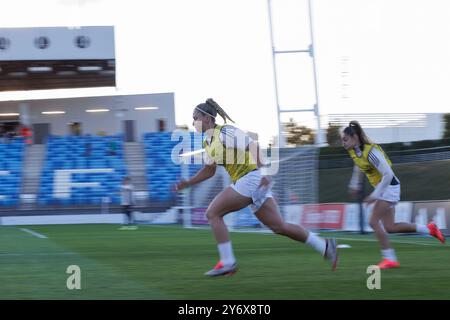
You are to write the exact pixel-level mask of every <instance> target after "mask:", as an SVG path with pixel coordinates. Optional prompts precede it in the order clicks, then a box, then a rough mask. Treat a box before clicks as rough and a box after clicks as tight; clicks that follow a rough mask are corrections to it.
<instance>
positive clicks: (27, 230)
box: [20, 228, 47, 239]
mask: <svg viewBox="0 0 450 320" xmlns="http://www.w3.org/2000/svg"><path fill="white" fill-rule="evenodd" d="M20 230H22V231H25V232H27V233H29V234H32V235H33V236H35V237H38V238H41V239H47V237H46V236H44V235H43V234H40V233H38V232H35V231H33V230H30V229H26V228H20Z"/></svg>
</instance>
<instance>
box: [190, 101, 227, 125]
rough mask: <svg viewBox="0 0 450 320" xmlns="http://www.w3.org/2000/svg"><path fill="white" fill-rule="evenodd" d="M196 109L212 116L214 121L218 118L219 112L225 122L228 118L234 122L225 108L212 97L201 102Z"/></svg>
mask: <svg viewBox="0 0 450 320" xmlns="http://www.w3.org/2000/svg"><path fill="white" fill-rule="evenodd" d="M195 109H197V110H198V111H200V112H201V113H204V114H206V115H208V116H210V117H212V118H213V120H214V121H215V120H216V116H217V114H219V115H220V116H221V117H222V119H223V121H224V122H225V123H227V119H228V120H230V121H231V122H233V123H234V121H233V120H232V119H231V118H230V116H229V115H228V114H227V113H226V112H225V110H223V109H222V107H221V106H219V104H218V103H217V102H215V101H214V100H213V99H212V98H209V99H207V100H206V102H205V103H200V104H199V105H198V106H196V107H195Z"/></svg>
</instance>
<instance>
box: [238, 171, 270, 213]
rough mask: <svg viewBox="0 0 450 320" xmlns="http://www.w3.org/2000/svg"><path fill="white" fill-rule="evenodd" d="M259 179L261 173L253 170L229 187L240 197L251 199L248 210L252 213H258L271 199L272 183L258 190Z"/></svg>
mask: <svg viewBox="0 0 450 320" xmlns="http://www.w3.org/2000/svg"><path fill="white" fill-rule="evenodd" d="M261 178H262V175H261V172H260V171H259V170H255V171H251V172H249V173H247V174H246V175H245V176H243V177H242V178H240V179H238V181H236V183H233V184H231V185H230V187H231V188H233V190H234V191H236V192H237V193H239V194H240V195H243V196H244V197H247V198H252V200H253V203H252V204H251V205H250V209H251V210H252V211H253V212H256V211H258V210H259V208H261V206H262V205H263V204H264V202H265V201H266V200H267V199H268V198H273V195H272V186H273V182H271V183H270V184H269V185H267V186H264V187H261V188H258V187H259V184H260V182H261Z"/></svg>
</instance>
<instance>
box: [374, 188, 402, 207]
mask: <svg viewBox="0 0 450 320" xmlns="http://www.w3.org/2000/svg"><path fill="white" fill-rule="evenodd" d="M378 199H379V200H384V201H388V202H392V203H393V204H397V202H399V201H400V184H397V185H395V186H388V187H387V189H386V191H384V192H383V193H382V194H381V196H379V197H378Z"/></svg>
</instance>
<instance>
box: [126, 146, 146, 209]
mask: <svg viewBox="0 0 450 320" xmlns="http://www.w3.org/2000/svg"><path fill="white" fill-rule="evenodd" d="M123 150H124V158H125V164H126V166H127V170H128V174H129V176H130V178H131V182H132V184H133V186H134V190H135V197H136V202H137V205H146V204H147V201H148V182H147V175H146V172H147V171H146V167H145V153H144V147H143V145H142V144H141V143H139V142H124V144H123Z"/></svg>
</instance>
